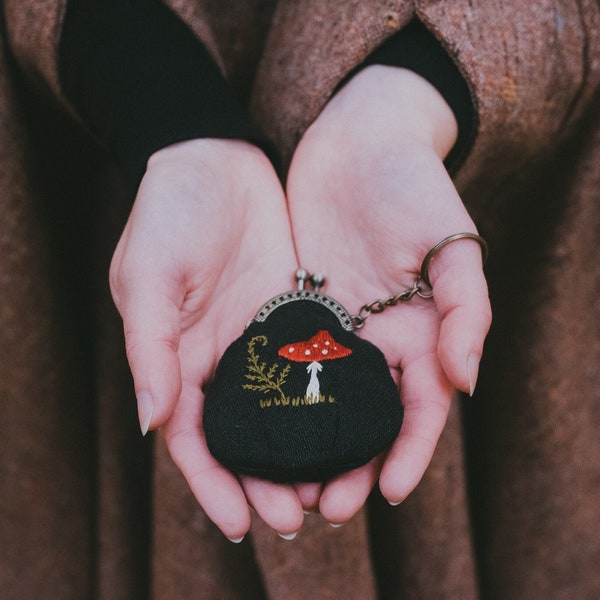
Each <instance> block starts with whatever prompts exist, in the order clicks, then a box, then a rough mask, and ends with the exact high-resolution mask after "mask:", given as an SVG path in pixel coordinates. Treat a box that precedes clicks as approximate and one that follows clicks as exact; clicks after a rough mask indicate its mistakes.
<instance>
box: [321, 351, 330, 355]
mask: <svg viewBox="0 0 600 600" xmlns="http://www.w3.org/2000/svg"><path fill="white" fill-rule="evenodd" d="M328 352H329V350H321V354H327V353H328Z"/></svg>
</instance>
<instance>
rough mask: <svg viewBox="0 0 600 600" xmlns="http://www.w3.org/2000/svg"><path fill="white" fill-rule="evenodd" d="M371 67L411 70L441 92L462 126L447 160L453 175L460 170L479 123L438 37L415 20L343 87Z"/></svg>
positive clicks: (361, 66)
mask: <svg viewBox="0 0 600 600" xmlns="http://www.w3.org/2000/svg"><path fill="white" fill-rule="evenodd" d="M369 65H388V66H395V67H403V68H405V69H410V70H411V71H414V72H415V73H418V74H419V75H420V76H421V77H423V78H424V79H426V80H427V81H429V83H431V84H432V85H433V86H434V87H435V88H436V89H437V90H438V91H439V92H440V94H441V95H442V96H443V97H444V99H445V100H446V102H447V103H448V105H449V106H450V108H451V109H452V112H453V113H454V116H455V118H456V121H457V123H458V138H457V140H456V143H455V144H454V146H453V148H452V149H451V151H450V153H449V154H448V156H447V157H446V160H445V164H446V167H447V168H448V170H449V171H455V170H457V169H458V167H459V166H460V164H461V162H462V160H463V159H464V157H466V155H467V154H468V152H469V149H470V147H471V145H472V143H473V140H474V137H475V133H476V127H477V120H476V116H475V110H474V107H473V101H472V99H471V93H470V91H469V87H468V86H467V83H466V81H465V79H464V78H463V76H462V74H461V73H460V71H459V70H458V68H457V66H456V65H455V64H454V62H453V61H452V59H451V58H450V56H448V54H447V53H446V51H445V50H444V48H443V47H442V45H441V44H440V42H439V41H438V40H437V39H436V38H435V36H434V35H433V34H432V33H430V32H429V30H428V29H427V28H426V27H425V26H424V25H423V23H421V21H419V20H418V19H413V20H412V21H411V22H410V23H408V25H406V27H404V28H403V29H401V30H400V31H399V32H398V33H396V34H395V35H393V36H392V37H390V38H388V39H387V40H386V41H385V42H384V43H383V44H382V45H381V46H379V47H378V48H377V49H376V50H375V51H374V52H372V53H371V54H370V55H369V56H368V57H367V59H366V60H365V61H364V62H362V63H361V64H360V65H359V66H358V67H357V68H356V69H354V70H353V71H352V72H351V73H350V74H349V76H348V77H346V78H345V80H344V82H342V85H343V84H344V83H345V82H346V81H348V80H349V79H350V78H351V77H352V76H354V75H355V74H356V73H357V72H358V71H359V70H361V69H364V68H365V67H367V66H369Z"/></svg>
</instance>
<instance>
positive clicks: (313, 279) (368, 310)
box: [296, 232, 488, 329]
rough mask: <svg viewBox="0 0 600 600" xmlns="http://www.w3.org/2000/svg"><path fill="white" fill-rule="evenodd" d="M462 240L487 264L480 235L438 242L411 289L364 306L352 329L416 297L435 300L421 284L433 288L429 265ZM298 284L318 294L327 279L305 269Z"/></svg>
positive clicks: (354, 317)
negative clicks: (475, 246) (478, 251)
mask: <svg viewBox="0 0 600 600" xmlns="http://www.w3.org/2000/svg"><path fill="white" fill-rule="evenodd" d="M462 239H470V240H474V241H475V242H477V243H478V244H479V245H480V247H481V252H482V263H483V264H485V261H486V259H487V255H488V245H487V242H486V241H485V240H484V239H483V238H482V237H481V236H480V235H478V234H476V233H471V232H463V233H455V234H453V235H449V236H448V237H445V238H444V239H443V240H441V241H440V242H438V243H437V244H436V245H435V246H434V247H433V248H431V250H429V252H428V253H427V254H426V255H425V258H424V259H423V262H422V263H421V270H420V271H419V274H418V275H417V278H416V279H415V282H414V284H413V286H412V287H411V288H407V289H405V290H404V291H402V292H400V293H399V294H396V295H395V296H388V297H387V298H385V299H383V300H381V299H377V300H373V302H369V303H368V304H363V305H362V306H361V307H360V310H359V311H358V313H357V314H355V315H351V316H350V319H351V322H352V327H353V328H354V329H360V328H361V327H363V326H364V324H365V321H366V320H367V319H368V318H369V317H370V316H371V315H376V314H379V313H382V312H383V311H384V310H385V309H386V308H388V307H389V306H396V305H397V304H398V303H400V302H408V301H409V300H412V299H413V298H414V297H415V296H419V298H423V299H424V300H430V299H431V298H433V291H431V292H424V291H423V288H422V287H421V282H423V283H424V284H425V285H426V286H427V287H429V288H432V287H433V286H432V284H431V281H430V279H429V264H430V263H431V261H432V259H433V258H434V256H435V255H436V254H437V253H438V252H439V251H440V250H441V249H442V248H444V246H447V245H448V244H451V243H452V242H455V241H457V240H462ZM296 282H297V283H298V289H299V290H303V289H304V285H305V283H306V282H309V283H310V284H311V285H312V286H313V289H314V290H315V291H316V292H318V291H319V289H320V288H322V287H323V286H324V285H325V277H324V276H323V275H321V274H320V273H313V274H312V275H311V274H310V273H308V271H306V270H304V269H298V270H297V271H296Z"/></svg>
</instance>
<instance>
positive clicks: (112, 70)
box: [58, 0, 278, 189]
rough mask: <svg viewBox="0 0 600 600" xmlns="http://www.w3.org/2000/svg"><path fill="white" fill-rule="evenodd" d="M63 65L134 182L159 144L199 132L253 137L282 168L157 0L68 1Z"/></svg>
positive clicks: (73, 92) (85, 114) (70, 85)
mask: <svg viewBox="0 0 600 600" xmlns="http://www.w3.org/2000/svg"><path fill="white" fill-rule="evenodd" d="M58 66H59V76H60V81H61V86H62V88H63V91H64V93H65V96H66V97H67V99H68V100H69V101H70V102H71V104H72V105H73V106H74V108H75V109H76V110H77V111H78V113H79V115H80V116H81V118H82V120H83V121H84V123H85V125H86V127H87V128H88V129H89V130H90V132H91V133H92V134H93V135H94V136H95V137H96V138H97V139H98V140H99V142H100V143H101V144H102V145H104V146H105V147H107V148H108V150H109V151H110V152H111V153H112V154H113V156H114V157H115V158H116V160H117V161H118V162H119V164H120V165H121V166H122V168H123V169H124V171H125V174H126V176H127V178H128V179H129V181H130V183H131V185H132V186H133V188H134V189H137V186H138V184H139V181H140V179H141V177H142V175H143V173H144V171H145V168H146V162H147V160H148V158H149V157H150V156H151V155H152V154H153V153H154V152H156V151H157V150H159V149H161V148H164V147H166V146H169V145H171V144H174V143H176V142H181V141H184V140H189V139H194V138H200V137H202V138H208V137H215V138H229V139H242V140H246V141H249V142H251V143H253V144H255V145H257V146H259V147H260V148H261V149H262V150H263V151H264V152H265V153H266V154H267V156H268V157H269V158H270V159H271V161H272V162H273V163H274V165H275V167H276V168H278V156H277V153H276V151H275V150H274V147H273V145H272V144H271V143H270V141H269V140H268V139H267V138H266V136H265V135H264V134H263V133H262V132H261V131H260V130H259V129H258V128H257V127H255V126H253V124H252V123H251V122H250V121H249V119H248V117H247V115H246V113H245V111H244V109H243V108H242V106H241V105H240V103H239V102H238V101H237V100H236V98H235V97H234V95H233V93H232V92H231V90H230V88H229V86H228V84H227V82H226V81H225V79H224V77H223V76H222V74H221V73H220V71H219V69H218V68H217V66H216V65H215V63H214V61H213V60H212V57H211V56H210V55H209V53H208V51H207V50H206V48H205V47H204V45H203V44H202V43H201V42H200V41H199V40H198V39H197V38H196V37H195V35H194V34H193V33H192V31H191V30H190V29H189V28H188V27H187V25H186V24H185V23H183V21H181V20H180V19H179V17H178V16H177V15H176V14H175V13H173V12H172V11H170V10H169V9H168V8H167V7H166V6H164V5H163V4H162V3H161V2H159V1H158V0H71V1H70V2H69V3H68V5H67V12H66V15H65V18H64V25H63V31H62V36H61V40H60V46H59V65H58Z"/></svg>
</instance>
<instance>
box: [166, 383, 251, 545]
mask: <svg viewBox="0 0 600 600" xmlns="http://www.w3.org/2000/svg"><path fill="white" fill-rule="evenodd" d="M202 405H203V398H202V394H201V392H200V391H199V388H197V387H195V386H192V385H185V386H184V389H183V391H182V395H181V399H180V401H179V402H178V405H177V408H176V410H175V411H174V413H173V415H172V416H171V418H170V419H169V421H168V422H167V423H166V424H165V426H164V427H163V429H162V431H163V433H164V436H165V440H166V443H167V447H168V448H169V452H170V454H171V458H172V459H173V462H174V463H175V464H176V465H177V466H178V468H179V470H180V471H181V472H182V474H183V476H184V477H185V479H186V481H187V483H188V485H189V487H190V489H191V490H192V493H193V494H194V496H195V497H196V499H197V500H198V503H199V504H200V506H202V508H203V509H204V511H205V512H206V514H207V515H208V517H209V518H210V519H211V520H212V521H213V523H215V525H216V526H217V527H218V528H219V529H220V530H221V531H222V532H223V534H224V535H225V536H226V537H227V538H229V539H230V540H232V541H235V542H238V541H241V539H242V538H243V537H244V536H245V535H246V533H247V532H248V530H249V528H250V509H249V507H248V502H247V501H246V497H245V495H244V492H243V490H242V488H241V486H240V484H239V482H238V480H237V479H236V477H235V476H234V475H233V474H232V473H231V472H229V471H228V470H227V469H225V468H224V467H223V466H222V465H221V464H220V463H219V462H217V460H216V459H215V458H214V457H213V456H212V455H211V453H210V451H209V449H208V447H207V445H206V440H205V438H204V433H203V430H202V427H201V419H202V416H201V415H202Z"/></svg>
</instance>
